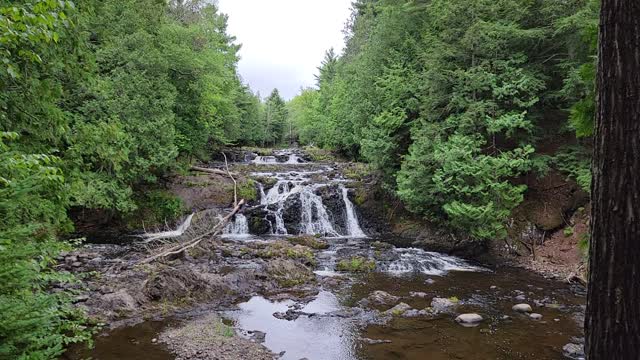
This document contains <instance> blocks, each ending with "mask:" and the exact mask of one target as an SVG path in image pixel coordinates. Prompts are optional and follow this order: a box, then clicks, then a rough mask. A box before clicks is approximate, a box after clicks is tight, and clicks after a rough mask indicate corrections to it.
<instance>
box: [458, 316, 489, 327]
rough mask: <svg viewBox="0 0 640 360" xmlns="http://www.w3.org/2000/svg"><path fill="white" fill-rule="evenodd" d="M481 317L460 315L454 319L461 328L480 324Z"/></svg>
mask: <svg viewBox="0 0 640 360" xmlns="http://www.w3.org/2000/svg"><path fill="white" fill-rule="evenodd" d="M482 320H483V319H482V316H480V315H479V314H475V313H470V314H460V315H458V317H456V322H457V323H458V324H460V325H463V326H475V325H478V324H479V323H480V322H482Z"/></svg>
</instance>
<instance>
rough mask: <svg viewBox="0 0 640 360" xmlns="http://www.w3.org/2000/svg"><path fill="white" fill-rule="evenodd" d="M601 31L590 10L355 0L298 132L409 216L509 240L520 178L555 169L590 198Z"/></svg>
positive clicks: (300, 101)
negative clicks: (368, 170) (369, 176)
mask: <svg viewBox="0 0 640 360" xmlns="http://www.w3.org/2000/svg"><path fill="white" fill-rule="evenodd" d="M597 24H598V2H597V1H583V0H577V1H562V2H559V1H520V0H514V1H473V2H471V3H469V2H464V1H444V0H443V1H414V2H404V1H384V0H383V1H358V2H357V3H356V4H355V5H354V13H353V16H352V18H351V20H350V23H349V24H348V27H347V29H348V33H347V46H346V48H345V51H344V54H342V55H341V56H339V57H338V56H336V55H335V52H334V51H333V50H329V51H327V53H326V56H325V59H324V60H323V62H322V64H321V65H320V67H319V69H318V70H319V75H318V78H317V79H318V83H317V88H313V89H307V90H305V91H303V92H302V93H301V94H300V95H298V96H297V97H296V98H294V99H293V100H292V101H291V103H290V107H291V108H292V109H293V111H292V112H291V116H292V122H293V123H294V124H296V129H297V131H298V136H299V138H300V142H301V143H302V144H315V145H316V146H320V147H324V148H329V149H334V150H336V151H338V152H340V153H342V154H344V155H345V156H347V157H349V158H352V159H357V160H362V161H366V162H368V163H370V164H372V165H373V166H374V167H375V168H377V169H379V170H381V171H382V172H383V173H384V178H385V183H386V185H387V188H388V190H389V191H390V192H391V193H393V194H395V196H397V197H398V198H399V199H401V200H402V201H403V203H404V204H406V206H407V207H408V209H410V210H411V211H413V212H415V213H417V214H419V215H421V216H425V217H428V218H431V219H435V220H437V221H439V222H442V223H445V224H447V225H450V226H452V227H454V228H458V229H464V230H465V231H467V232H469V233H471V234H472V235H473V236H474V237H476V238H478V239H492V238H500V237H504V236H506V233H505V224H506V220H507V219H508V217H509V216H510V214H511V210H512V209H513V208H515V207H516V206H517V205H518V204H520V203H521V202H522V199H523V193H524V192H525V190H526V186H522V185H519V184H517V182H516V181H514V179H517V178H518V177H519V176H521V175H523V174H525V173H531V172H533V173H536V174H538V176H543V175H544V174H545V173H546V172H547V171H548V169H549V168H551V167H553V168H556V169H560V170H562V171H563V172H565V173H567V175H568V176H571V177H573V178H574V179H575V180H577V182H578V183H579V184H580V185H581V186H582V187H583V188H584V189H585V190H587V191H588V189H589V186H590V183H591V178H590V176H591V175H590V168H589V164H590V155H589V154H590V148H589V146H590V145H589V137H590V136H591V135H592V128H593V117H594V114H595V112H594V111H595V105H594V101H595V98H594V96H595V95H594V91H595V90H594V89H595V88H594V87H595V63H596V59H595V54H596V45H597ZM566 134H569V135H570V136H569V138H573V139H571V140H570V142H568V143H566V144H564V145H563V146H562V147H560V148H554V146H553V145H552V144H553V143H554V142H557V140H558V139H561V138H566V136H565V137H563V135H566ZM571 134H575V136H571ZM576 138H577V139H576Z"/></svg>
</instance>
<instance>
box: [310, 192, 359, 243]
mask: <svg viewBox="0 0 640 360" xmlns="http://www.w3.org/2000/svg"><path fill="white" fill-rule="evenodd" d="M316 192H317V193H318V195H320V197H321V198H322V204H323V205H324V206H325V208H326V209H327V215H329V220H330V221H331V223H332V224H333V227H334V229H335V230H336V231H337V232H338V233H340V234H345V233H347V231H348V230H347V213H346V208H345V206H344V199H343V198H342V189H340V187H339V186H338V185H331V186H325V187H321V188H319V189H318V190H317V191H316ZM352 200H353V199H352ZM356 216H357V214H356Z"/></svg>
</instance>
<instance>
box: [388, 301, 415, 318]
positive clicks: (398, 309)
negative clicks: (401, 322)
mask: <svg viewBox="0 0 640 360" xmlns="http://www.w3.org/2000/svg"><path fill="white" fill-rule="evenodd" d="M409 310H411V306H409V305H408V304H405V303H400V304H398V305H396V306H394V307H392V308H391V309H389V310H387V311H385V313H386V314H391V315H395V316H401V315H403V314H404V313H405V312H407V311H409Z"/></svg>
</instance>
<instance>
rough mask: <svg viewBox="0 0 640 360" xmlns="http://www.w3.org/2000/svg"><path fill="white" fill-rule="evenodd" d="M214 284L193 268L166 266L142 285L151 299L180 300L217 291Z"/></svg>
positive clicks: (144, 291)
mask: <svg viewBox="0 0 640 360" xmlns="http://www.w3.org/2000/svg"><path fill="white" fill-rule="evenodd" d="M216 290H219V289H215V288H214V287H213V286H212V284H211V283H210V282H209V281H207V279H206V278H204V277H203V276H202V275H201V274H199V273H197V272H195V271H194V270H193V269H185V268H181V269H178V268H166V269H163V270H161V271H160V272H158V273H157V274H154V275H152V276H150V277H149V279H148V280H147V281H146V282H145V283H144V284H143V285H142V291H143V293H144V294H145V295H146V296H147V297H148V298H149V299H151V300H154V301H160V300H166V301H178V300H182V299H189V298H192V297H200V296H203V295H205V294H211V293H215V292H216Z"/></svg>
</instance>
